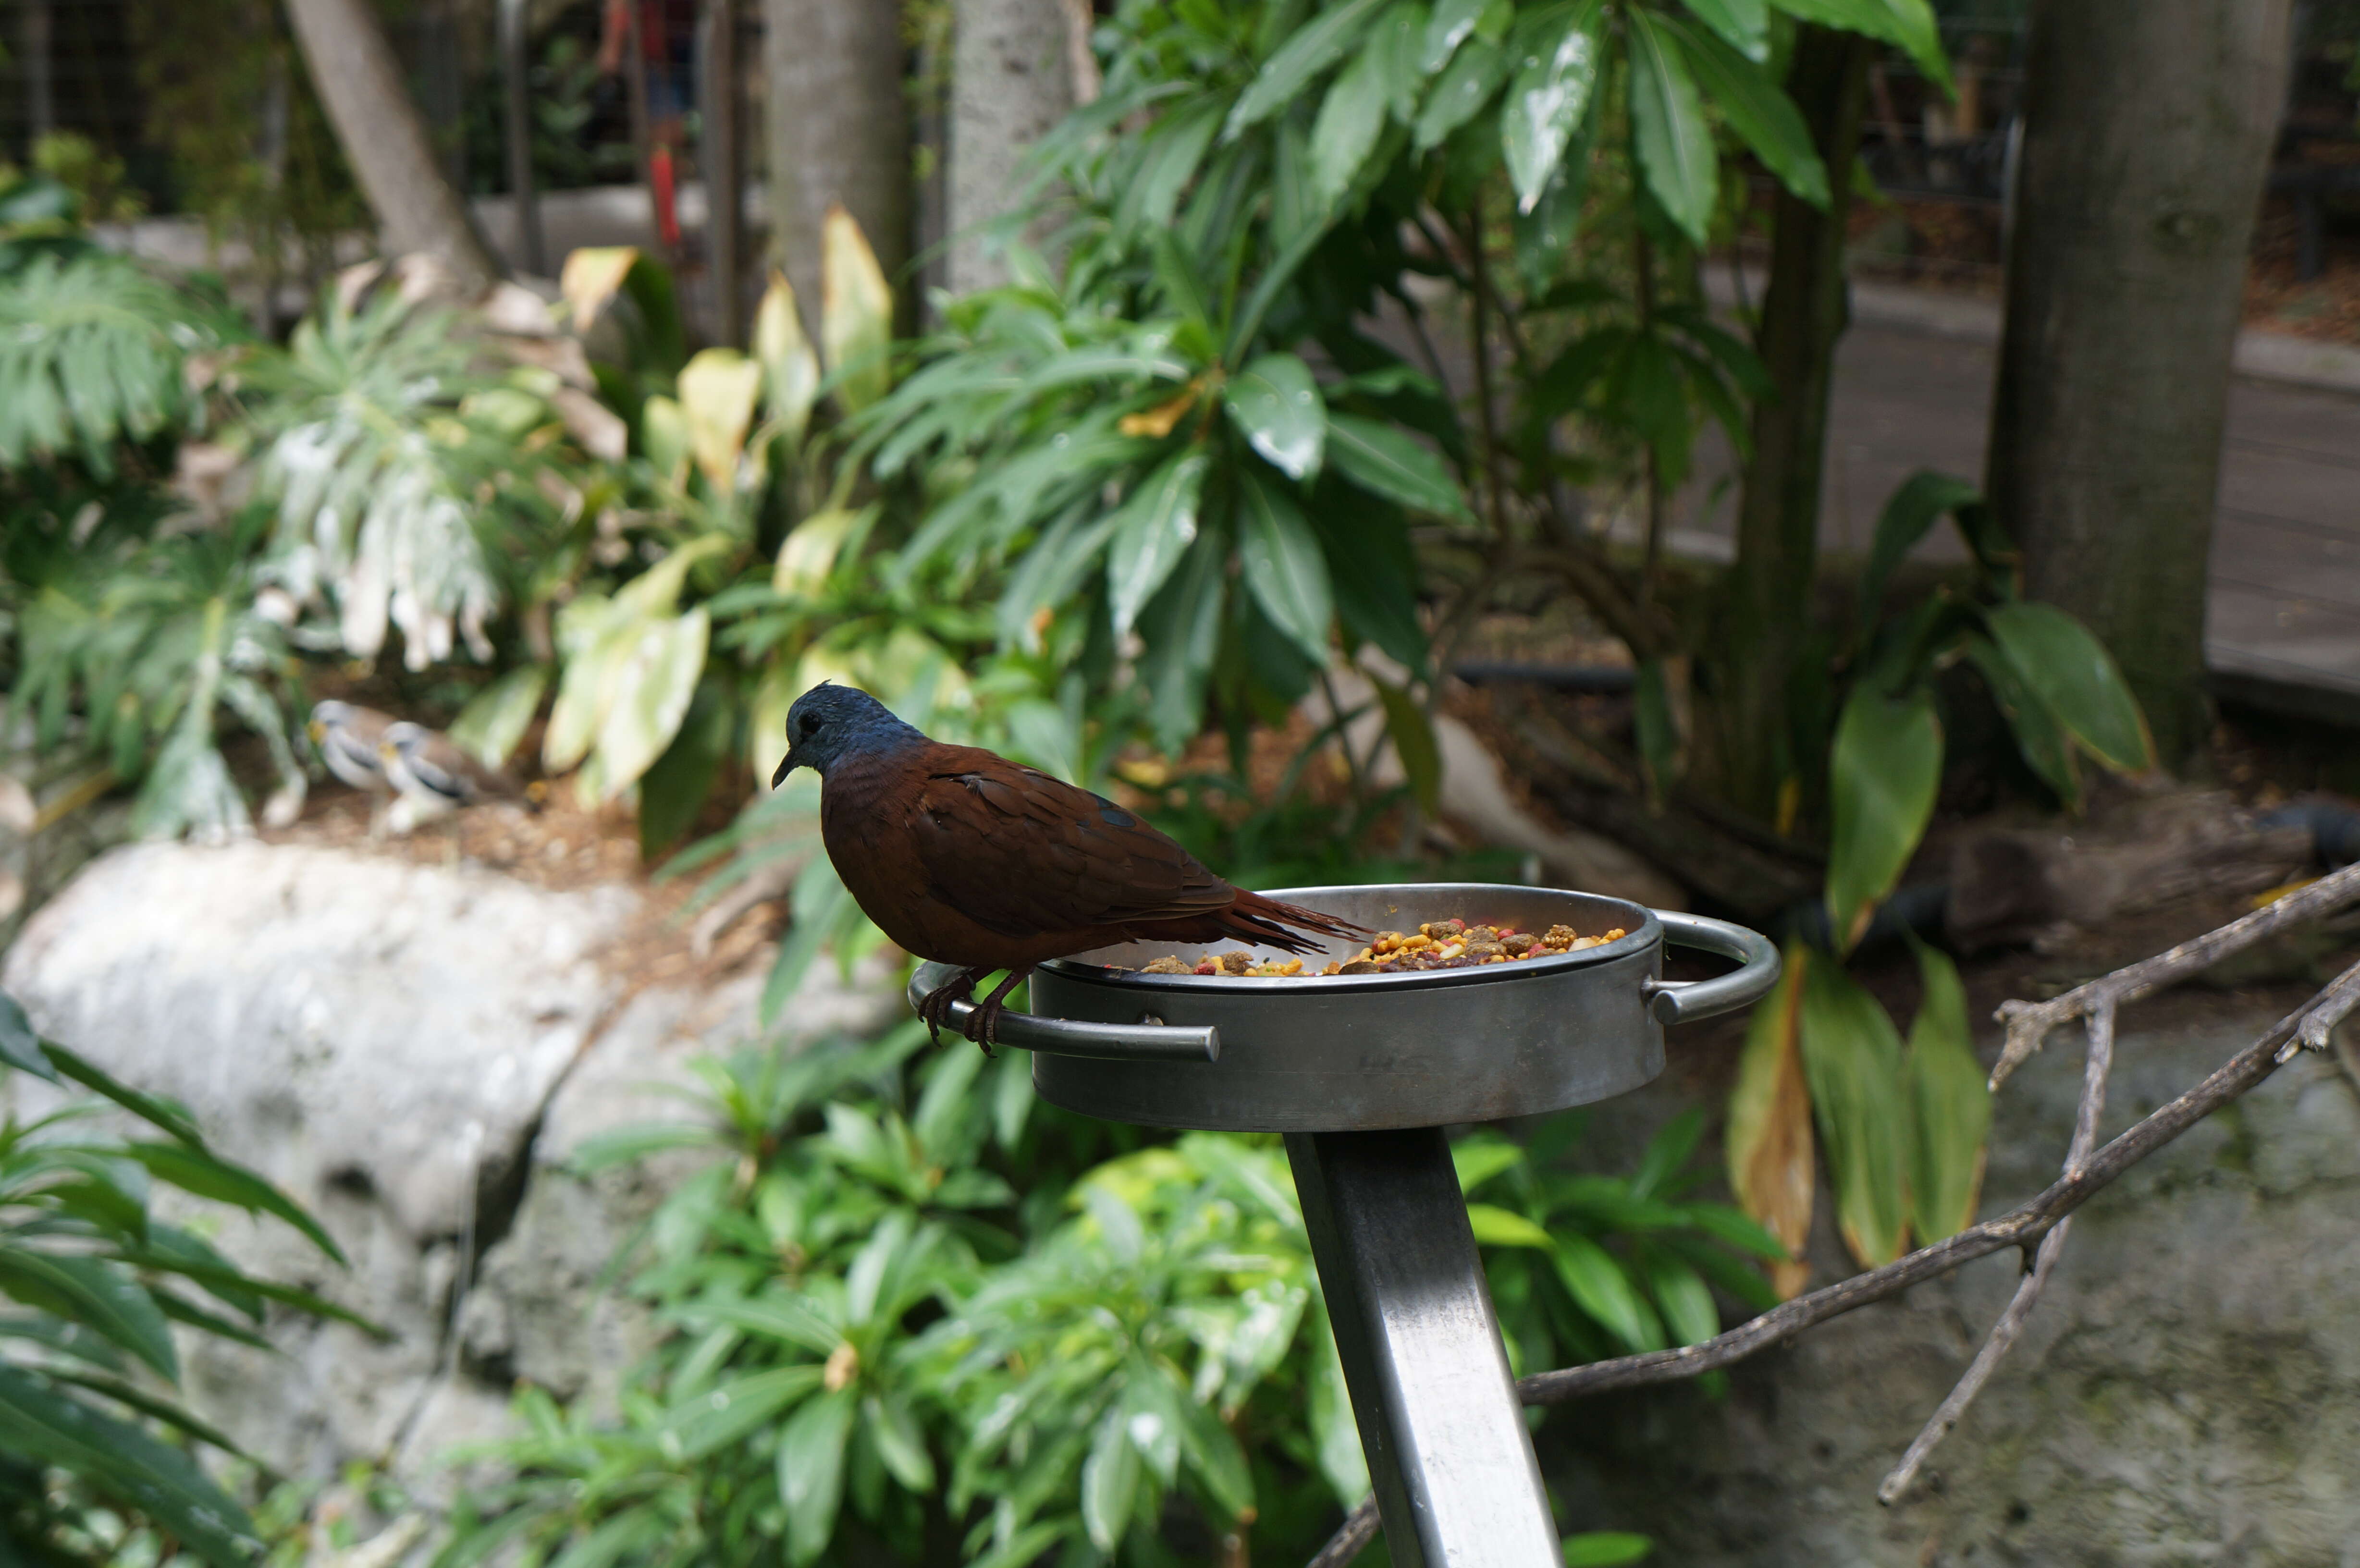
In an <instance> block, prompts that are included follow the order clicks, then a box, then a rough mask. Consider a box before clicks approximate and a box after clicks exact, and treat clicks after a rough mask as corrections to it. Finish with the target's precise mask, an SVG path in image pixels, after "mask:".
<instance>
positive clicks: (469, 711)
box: [449, 664, 549, 768]
mask: <svg viewBox="0 0 2360 1568" xmlns="http://www.w3.org/2000/svg"><path fill="white" fill-rule="evenodd" d="M548 690H549V666H548V665H546V664H528V665H526V666H524V667H523V668H522V669H520V670H509V671H508V673H507V674H506V675H503V676H501V677H500V678H499V679H498V680H497V681H493V682H492V683H491V684H490V685H488V686H486V687H485V688H484V689H483V690H482V691H478V692H476V693H475V695H474V696H473V697H470V698H469V699H467V705H466V706H465V707H464V708H462V709H460V710H459V716H458V717H457V718H456V719H453V721H452V722H451V728H450V731H449V734H450V736H451V738H452V740H453V741H455V742H456V743H457V744H458V745H459V746H461V747H462V748H463V749H464V750H465V751H466V752H467V753H468V755H470V756H471V757H475V760H476V761H478V762H480V763H482V764H483V765H484V766H485V767H486V768H500V767H505V766H506V765H507V763H508V757H509V756H510V754H512V753H513V752H514V751H515V750H516V748H517V743H518V742H519V741H520V740H522V739H524V732H525V731H526V730H527V729H528V728H530V726H531V724H532V715H533V713H535V712H536V711H537V710H538V709H539V708H540V707H541V693H543V692H544V691H548Z"/></svg>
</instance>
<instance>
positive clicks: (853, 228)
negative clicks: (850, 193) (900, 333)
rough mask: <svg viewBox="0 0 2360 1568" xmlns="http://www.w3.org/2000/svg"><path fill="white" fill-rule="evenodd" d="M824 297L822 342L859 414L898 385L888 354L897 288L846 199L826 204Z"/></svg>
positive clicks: (849, 408) (848, 402) (848, 403)
mask: <svg viewBox="0 0 2360 1568" xmlns="http://www.w3.org/2000/svg"><path fill="white" fill-rule="evenodd" d="M819 297H820V303H819V336H820V346H821V348H822V349H824V350H825V352H826V354H827V368H828V370H829V371H830V372H831V373H832V374H833V375H834V376H836V403H837V405H838V406H839V407H841V408H843V409H844V411H845V412H846V413H847V414H857V413H858V412H859V411H860V410H861V409H863V408H867V407H869V404H871V403H874V402H876V401H877V400H878V399H879V398H880V397H884V396H885V394H886V392H887V391H889V390H890V388H891V387H892V385H893V367H892V365H891V364H890V362H889V360H888V359H887V353H888V351H889V350H890V347H891V346H892V342H893V291H892V289H890V288H889V287H887V285H886V282H885V271H884V268H882V267H879V266H878V265H877V253H876V252H875V251H873V250H871V249H869V240H868V236H866V235H865V234H862V233H861V232H860V225H859V224H858V223H856V222H854V221H853V217H852V214H851V213H849V212H846V211H845V210H844V208H843V206H842V205H841V204H838V205H836V206H832V207H830V208H829V209H828V210H827V218H826V221H825V223H824V224H823V225H822V227H821V230H820V289H819Z"/></svg>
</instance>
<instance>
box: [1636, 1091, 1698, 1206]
mask: <svg viewBox="0 0 2360 1568" xmlns="http://www.w3.org/2000/svg"><path fill="white" fill-rule="evenodd" d="M1703 1138H1704V1112H1703V1111H1701V1110H1699V1109H1697V1108H1695V1107H1693V1106H1691V1107H1690V1108H1688V1110H1685V1111H1682V1112H1681V1113H1680V1114H1679V1115H1678V1116H1674V1117H1673V1118H1672V1119H1671V1120H1670V1121H1667V1122H1666V1123H1665V1124H1664V1126H1663V1130H1662V1131H1660V1132H1658V1133H1656V1134H1655V1137H1653V1138H1649V1139H1648V1140H1647V1148H1646V1150H1645V1152H1644V1153H1643V1154H1641V1155H1640V1156H1639V1169H1638V1170H1637V1171H1634V1172H1633V1173H1632V1176H1631V1195H1632V1196H1633V1197H1636V1198H1650V1197H1654V1196H1655V1195H1656V1194H1657V1193H1660V1192H1664V1191H1666V1189H1667V1188H1669V1187H1670V1186H1671V1184H1672V1182H1673V1181H1674V1180H1675V1179H1676V1178H1677V1176H1678V1175H1679V1173H1680V1172H1681V1171H1684V1170H1686V1169H1687V1168H1688V1160H1690V1159H1692V1158H1693V1157H1694V1156H1695V1154H1696V1151H1697V1145H1698V1144H1699V1142H1701V1141H1702V1140H1703Z"/></svg>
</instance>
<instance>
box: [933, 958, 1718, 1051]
mask: <svg viewBox="0 0 2360 1568" xmlns="http://www.w3.org/2000/svg"><path fill="white" fill-rule="evenodd" d="M1730 929H1731V930H1732V931H1734V930H1736V929H1737V928H1736V927H1734V926H1732V927H1731V928H1730ZM957 973H958V968H957V966H956V965H955V964H934V963H926V964H919V965H918V967H917V971H916V973H914V974H912V975H911V976H910V1006H911V1007H916V1006H917V1005H918V1004H919V1003H920V1002H922V1001H924V1000H925V998H926V993H927V992H929V991H931V990H933V989H934V987H935V986H937V985H942V984H943V983H945V981H947V980H949V979H950V978H951V976H953V975H956V974H957ZM974 1016H975V1003H974V1002H973V1001H971V1000H967V999H964V998H962V999H961V1000H959V1001H956V1002H953V1003H952V1004H951V1005H950V1024H951V1027H952V1028H953V1029H959V1028H963V1027H964V1026H965V1025H966V1023H967V1019H969V1018H973V1017H974ZM997 1040H998V1042H999V1043H1000V1044H1001V1045H1012V1046H1014V1047H1015V1048H1016V1049H1017V1050H1019V1051H1045V1052H1046V1053H1048V1054H1049V1055H1051V1056H1094V1057H1098V1058H1100V1059H1102V1060H1105V1061H1109V1062H1218V1061H1219V1060H1220V1059H1221V1034H1220V1031H1219V1030H1218V1029H1215V1028H1214V1027H1212V1026H1211V1025H1210V1024H1207V1025H1205V1026H1204V1027H1203V1028H1189V1029H1183V1028H1180V1027H1178V1026H1176V1025H1172V1024H1166V1023H1164V1022H1163V1021H1162V1020H1160V1019H1157V1018H1152V1017H1151V1018H1142V1020H1141V1021H1140V1022H1138V1023H1135V1024H1079V1023H1072V1022H1069V1021H1067V1020H1066V1019H1065V1018H1042V1017H1040V1016H1039V1015H1037V1014H1034V1013H1018V1012H1007V1013H1002V1014H1000V1028H999V1029H998V1031H997Z"/></svg>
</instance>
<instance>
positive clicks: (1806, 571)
mask: <svg viewBox="0 0 2360 1568" xmlns="http://www.w3.org/2000/svg"><path fill="white" fill-rule="evenodd" d="M1874 49H1875V46H1874V44H1872V43H1871V42H1870V41H1869V40H1868V39H1866V38H1862V37H1861V36H1860V35H1858V34H1856V33H1840V32H1832V31H1830V30H1828V29H1826V28H1824V27H1805V28H1803V29H1802V32H1801V35H1800V36H1799V37H1798V38H1797V39H1796V43H1795V58H1794V63H1793V64H1792V65H1791V66H1790V67H1789V68H1788V70H1787V73H1786V91H1787V93H1788V94H1789V95H1790V96H1791V97H1792V98H1793V99H1794V100H1795V103H1796V105H1797V107H1798V108H1800V109H1801V110H1802V112H1803V117H1804V119H1805V121H1806V122H1807V123H1808V125H1809V127H1810V131H1811V140H1812V142H1813V144H1814V145H1815V146H1817V147H1818V148H1819V158H1820V159H1821V160H1822V161H1823V162H1824V163H1826V165H1827V169H1828V189H1829V191H1830V201H1829V203H1828V210H1827V211H1826V212H1820V211H1819V209H1818V208H1816V207H1813V206H1812V205H1810V204H1809V203H1808V202H1807V201H1800V200H1798V199H1797V197H1796V196H1794V195H1793V194H1792V193H1791V192H1789V191H1786V190H1785V189H1784V188H1783V187H1782V188H1781V189H1780V190H1779V191H1778V195H1777V202H1776V207H1775V226H1774V229H1773V234H1772V239H1771V249H1770V286H1769V289H1768V290H1767V292H1766V293H1765V295H1764V297H1763V300H1762V325H1761V328H1760V330H1759V332H1757V333H1756V334H1755V346H1756V347H1757V349H1758V350H1759V351H1760V353H1761V355H1762V361H1763V364H1764V365H1765V367H1766V368H1767V369H1768V371H1769V373H1770V379H1771V382H1772V391H1771V395H1770V396H1769V397H1765V398H1763V399H1762V400H1761V401H1760V402H1758V403H1756V404H1755V405H1754V456H1753V460H1752V461H1751V462H1749V463H1747V464H1746V468H1745V488H1744V494H1743V499H1742V500H1741V501H1740V502H1739V506H1738V514H1737V566H1736V569H1735V571H1733V572H1732V573H1731V574H1730V593H1731V599H1730V606H1729V609H1730V614H1729V623H1728V624H1729V641H1728V643H1727V645H1726V648H1725V651H1724V657H1723V663H1722V681H1721V686H1722V690H1721V696H1720V705H1721V713H1722V718H1721V726H1722V741H1723V755H1722V757H1721V766H1722V768H1723V769H1724V772H1725V776H1726V779H1727V780H1728V783H1729V785H1730V795H1731V798H1732V802H1733V803H1734V804H1736V805H1739V806H1741V807H1743V808H1744V809H1745V810H1747V811H1752V812H1754V813H1756V814H1757V815H1759V816H1761V817H1762V818H1764V819H1765V820H1768V819H1771V818H1772V817H1774V816H1775V814H1776V812H1777V802H1778V796H1779V791H1780V789H1781V788H1782V786H1784V785H1785V783H1786V780H1787V779H1792V778H1794V777H1796V776H1797V774H1798V773H1800V772H1802V771H1804V769H1803V767H1802V758H1801V757H1799V756H1798V755H1797V746H1798V737H1797V736H1796V735H1795V734H1794V723H1793V719H1792V715H1791V711H1790V702H1789V694H1790V691H1791V688H1792V686H1793V683H1794V676H1795V670H1796V665H1797V660H1798V659H1801V658H1802V657H1803V654H1804V651H1805V649H1806V648H1807V647H1808V644H1809V641H1810V636H1809V634H1810V630H1811V609H1812V605H1811V583H1812V573H1813V571H1814V569H1815V567H1816V566H1817V564H1818V559H1819V489H1820V477H1821V473H1822V470H1823V469H1824V468H1825V465H1826V457H1827V444H1828V393H1829V390H1830V387H1831V385H1832V384H1833V381H1834V376H1835V354H1836V340H1837V339H1838V338H1840V337H1841V336H1842V335H1843V330H1844V325H1845V321H1846V319H1847V314H1848V312H1847V308H1846V303H1845V283H1844V263H1843V256H1844V223H1845V219H1846V216H1847V215H1848V214H1849V212H1850V211H1851V205H1852V160H1853V158H1854V156H1855V152H1856V149H1857V148H1858V147H1859V144H1860V125H1861V116H1862V114H1863V108H1864V105H1865V104H1866V103H1867V99H1868V65H1869V61H1870V60H1871V59H1872V58H1873V56H1874ZM1814 738H1815V737H1814Z"/></svg>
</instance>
